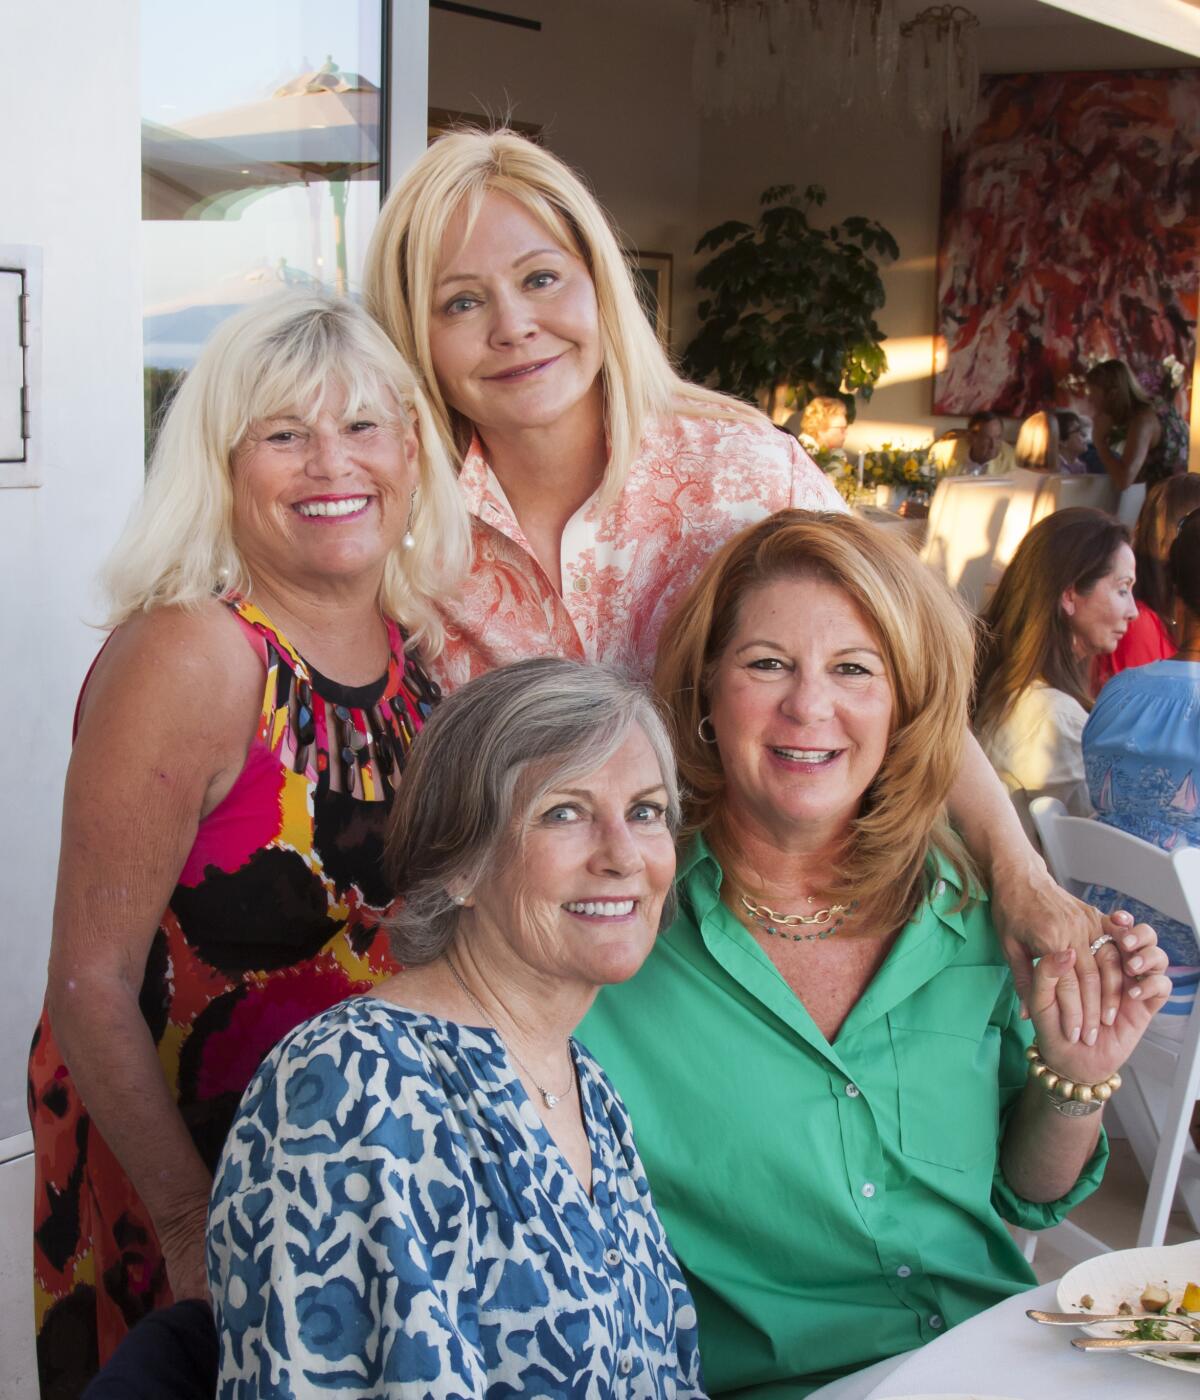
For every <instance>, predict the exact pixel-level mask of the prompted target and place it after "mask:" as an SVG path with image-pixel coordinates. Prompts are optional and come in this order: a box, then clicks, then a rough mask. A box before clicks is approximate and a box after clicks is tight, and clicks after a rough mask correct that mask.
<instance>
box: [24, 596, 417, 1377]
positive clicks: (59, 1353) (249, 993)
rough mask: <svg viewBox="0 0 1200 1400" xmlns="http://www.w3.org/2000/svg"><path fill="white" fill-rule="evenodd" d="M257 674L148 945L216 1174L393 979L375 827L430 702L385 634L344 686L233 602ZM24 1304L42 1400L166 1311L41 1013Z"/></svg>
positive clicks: (168, 1047)
mask: <svg viewBox="0 0 1200 1400" xmlns="http://www.w3.org/2000/svg"><path fill="white" fill-rule="evenodd" d="M230 606H231V607H232V609H233V611H234V614H235V616H236V617H237V618H238V619H239V621H240V624H241V626H242V628H243V629H244V631H245V633H246V635H247V640H248V641H249V642H250V644H251V645H253V646H254V647H255V649H256V650H257V651H258V652H259V654H260V655H261V657H262V659H263V662H264V664H265V666H266V684H265V687H264V692H263V702H262V711H261V717H260V721H259V726H258V730H257V733H256V735H255V737H254V739H253V741H252V743H251V745H250V749H249V752H248V754H247V756H246V762H245V766H244V767H243V769H242V771H241V773H240V774H239V776H238V779H237V781H236V782H235V783H234V786H233V788H232V789H231V791H230V792H229V794H228V796H227V797H226V798H225V799H224V801H222V802H221V803H220V805H219V806H218V807H217V808H216V809H215V810H214V811H213V812H211V813H210V814H209V815H208V816H207V817H205V818H204V819H203V821H202V822H201V823H200V827H199V830H198V832H197V835H196V841H195V844H194V846H193V847H192V850H191V852H190V854H189V856H188V859H187V863H186V864H185V866H184V868H183V870H182V872H181V873H180V876H179V882H178V884H177V885H176V887H175V891H174V893H173V895H172V896H171V901H170V905H169V907H168V908H167V910H166V912H165V913H164V914H163V917H162V920H161V922H160V924H159V927H158V931H157V932H156V934H155V935H154V939H153V942H152V944H151V947H150V954H149V957H148V959H147V963H146V976H145V981H144V983H143V985H142V991H141V998H140V1001H141V1010H142V1014H143V1016H144V1017H145V1020H146V1025H147V1027H148V1029H149V1032H150V1035H151V1036H152V1038H153V1040H154V1043H155V1045H156V1047H157V1049H158V1056H159V1060H160V1061H161V1064H162V1068H163V1073H164V1075H165V1076H166V1078H167V1082H168V1084H169V1085H170V1086H171V1090H172V1092H173V1094H174V1095H175V1098H176V1100H177V1102H178V1105H179V1111H180V1113H181V1114H182V1115H183V1119H184V1122H185V1123H186V1124H187V1126H188V1129H189V1131H190V1132H191V1135H192V1138H193V1140H194V1142H195V1144H196V1148H197V1150H198V1151H199V1153H200V1155H201V1157H202V1158H203V1159H204V1161H205V1162H206V1163H207V1164H208V1166H209V1168H210V1169H214V1168H215V1167H216V1163H217V1158H218V1157H219V1155H220V1152H221V1147H222V1145H223V1143H224V1141H225V1135H226V1133H227V1132H228V1130H229V1126H230V1124H231V1122H232V1121H233V1116H234V1113H235V1111H236V1109H237V1106H238V1101H239V1099H240V1098H241V1095H242V1091H243V1090H244V1089H245V1087H246V1085H247V1084H248V1083H249V1082H250V1080H251V1078H252V1077H253V1075H254V1072H255V1071H256V1070H257V1068H258V1066H259V1063H260V1062H261V1061H262V1059H263V1057H264V1056H265V1055H266V1054H267V1053H268V1052H269V1051H270V1050H271V1049H272V1047H273V1046H274V1045H275V1044H276V1042H277V1041H278V1040H279V1039H280V1038H281V1037H282V1036H284V1035H286V1034H287V1032H288V1031H290V1030H291V1029H292V1028H293V1027H294V1026H296V1025H298V1024H299V1023H300V1022H301V1021H303V1020H305V1019H306V1018H307V1017H309V1016H312V1015H313V1014H315V1013H316V1012H318V1011H322V1010H324V1009H325V1008H326V1007H329V1006H331V1005H333V1004H334V1003H335V1002H338V1001H340V1000H342V998H344V997H347V996H350V995H352V994H354V993H358V992H363V991H365V990H366V989H368V988H369V987H371V986H372V985H374V983H376V982H377V981H379V980H380V979H381V978H383V977H385V976H387V975H389V974H390V973H392V972H394V971H395V970H396V968H395V964H394V962H393V961H392V958H391V955H390V953H389V950H388V946H387V941H386V936H385V934H384V933H383V932H382V931H381V930H380V929H379V927H378V921H379V918H380V916H381V914H382V913H384V912H385V910H386V908H387V906H388V904H389V896H388V890H387V887H386V885H385V883H384V881H383V877H382V874H381V870H380V856H381V853H382V847H383V835H384V822H385V819H386V816H387V812H388V809H389V807H390V802H391V796H392V793H393V791H394V789H395V787H396V786H397V784H398V780H399V777H400V774H401V772H402V770H403V768H404V766H405V762H406V759H407V755H408V750H409V747H410V745H411V744H412V741H413V739H414V737H415V736H416V734H417V732H418V731H419V730H420V728H421V726H422V724H423V723H424V721H425V718H426V716H427V715H428V714H429V712H430V710H431V708H432V707H433V705H435V704H436V703H437V700H438V698H439V691H438V688H437V686H436V685H434V684H433V682H431V681H430V680H429V679H428V678H427V676H426V675H425V673H424V671H423V670H422V669H421V668H420V666H419V665H418V664H417V662H416V661H415V660H414V659H413V658H412V657H410V656H406V655H405V652H404V636H403V633H402V632H401V631H400V629H399V628H398V627H397V626H395V624H389V642H390V647H391V661H390V663H389V665H388V672H387V675H386V677H384V678H382V679H381V680H380V681H378V682H376V683H375V684H374V685H368V686H358V687H347V686H340V685H337V684H336V683H334V682H332V681H329V680H326V679H325V678H324V677H323V676H321V675H320V674H319V673H318V672H316V671H314V670H313V669H312V668H311V667H309V666H308V665H306V663H305V662H304V660H303V659H302V658H301V657H300V656H299V654H298V653H297V652H296V651H295V649H294V648H293V647H291V646H290V645H289V644H288V642H287V641H286V639H285V638H284V637H283V636H281V635H280V633H279V632H278V631H277V630H276V629H275V628H274V627H273V626H272V625H271V623H270V621H269V620H268V619H267V618H266V617H265V616H264V615H263V613H261V612H260V611H259V610H258V609H257V608H255V607H254V606H253V605H252V604H250V603H247V602H245V601H242V600H236V599H235V600H232V601H231V603H230ZM29 1113H30V1120H31V1123H32V1126H33V1132H34V1146H35V1156H36V1173H37V1176H36V1194H35V1209H34V1297H35V1312H36V1323H37V1330H38V1365H39V1370H40V1373H41V1383H42V1395H43V1397H45V1400H51V1397H53V1400H58V1398H59V1397H68V1396H71V1397H73V1396H77V1395H78V1394H79V1392H80V1390H81V1388H82V1385H83V1384H84V1383H85V1381H86V1378H87V1376H88V1375H89V1374H91V1373H92V1372H93V1371H94V1370H95V1369H96V1367H97V1365H98V1364H103V1362H104V1361H105V1360H106V1359H107V1358H108V1356H109V1355H110V1354H111V1353H112V1351H113V1349H114V1348H115V1346H116V1345H117V1343H118V1342H119V1341H120V1340H121V1337H122V1336H123V1335H124V1333H125V1332H126V1331H127V1330H128V1328H130V1327H131V1326H132V1325H133V1324H134V1323H136V1322H137V1321H138V1320H139V1319H140V1318H141V1317H143V1316H144V1315H145V1314H146V1313H147V1312H149V1311H151V1309H153V1308H155V1307H158V1306H160V1305H162V1304H164V1303H166V1302H168V1301H170V1289H169V1286H168V1284H167V1278H166V1270H165V1266H164V1263H163V1259H162V1255H161V1252H160V1250H159V1247H158V1242H157V1240H156V1238H155V1235H154V1230H153V1227H152V1225H151V1223H150V1218H149V1215H148V1213H147V1211H146V1209H145V1207H144V1206H143V1204H142V1202H141V1201H140V1200H139V1198H138V1196H137V1195H136V1193H135V1192H134V1190H133V1187H132V1185H131V1184H130V1182H129V1180H128V1178H127V1177H126V1176H125V1174H124V1172H123V1171H122V1170H121V1168H120V1166H119V1165H118V1163H117V1161H116V1158H115V1157H114V1156H113V1153H112V1152H111V1150H110V1149H109V1147H108V1146H107V1144H106V1143H105V1142H104V1140H103V1139H102V1138H101V1136H100V1134H99V1133H98V1132H97V1130H96V1128H95V1126H94V1125H93V1124H92V1123H91V1122H90V1120H89V1118H88V1115H87V1110H86V1108H85V1107H84V1105H83V1104H82V1103H81V1102H80V1099H79V1096H78V1094H77V1093H76V1091H75V1088H74V1086H73V1085H72V1082H71V1077H70V1074H69V1072H68V1070H67V1068H66V1066H65V1064H64V1063H63V1059H62V1056H61V1053H60V1051H59V1049H58V1046H57V1044H56V1043H55V1038H54V1032H53V1030H52V1028H51V1026H50V1023H49V1020H48V1018H47V1015H46V1013H45V1011H43V1013H42V1017H41V1020H40V1022H39V1023H38V1027H37V1030H36V1032H35V1034H34V1039H33V1049H32V1053H31V1058H30V1068H29Z"/></svg>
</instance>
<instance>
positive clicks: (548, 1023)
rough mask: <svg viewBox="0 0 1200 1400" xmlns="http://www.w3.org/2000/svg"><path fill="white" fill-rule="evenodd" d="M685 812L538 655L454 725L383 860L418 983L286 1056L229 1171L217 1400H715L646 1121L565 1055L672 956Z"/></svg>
mask: <svg viewBox="0 0 1200 1400" xmlns="http://www.w3.org/2000/svg"><path fill="white" fill-rule="evenodd" d="M678 814H679V802H678V792H677V788H676V782H675V770H674V760H673V757H672V754H671V746H670V741H669V739H668V738H667V733H666V729H665V727H664V725H663V722H662V720H661V719H660V718H659V716H658V714H657V712H656V710H655V708H654V705H653V702H652V701H651V700H650V697H649V696H648V695H647V694H646V692H645V691H644V690H643V689H641V688H640V687H638V686H635V685H633V684H632V683H631V682H629V681H626V680H623V679H621V678H619V677H618V676H617V675H616V674H615V673H613V672H611V671H608V670H606V669H602V668H599V667H589V666H584V665H580V664H579V663H577V662H570V661H559V660H553V659H549V658H547V659H542V660H534V661H524V662H520V663H518V664H516V665H514V666H510V667H507V668H504V669H501V670H498V671H493V672H492V673H491V674H490V675H488V676H485V677H483V678H482V679H480V680H477V681H474V682H473V683H472V684H470V685H468V686H466V687H465V688H464V689H463V690H461V691H459V692H458V693H457V694H456V695H453V696H452V697H451V698H450V699H449V700H447V701H446V702H445V704H444V705H443V706H442V707H441V708H440V709H439V710H438V712H437V714H436V715H435V716H434V718H433V720H432V721H431V723H430V725H429V726H428V728H427V730H426V731H425V733H424V734H423V735H422V739H421V742H420V744H419V745H417V747H416V748H415V750H414V753H413V759H412V762H411V763H410V765H409V768H408V771H407V773H406V774H405V781H404V787H403V788H402V789H401V793H400V800H399V801H398V803H397V807H396V813H395V819H394V822H393V825H392V828H391V831H390V835H389V838H388V847H387V867H388V870H389V872H390V874H391V876H392V878H393V880H394V883H395V887H396V888H397V890H398V891H399V893H400V894H402V895H403V896H404V904H403V905H402V907H401V909H400V912H399V913H398V914H397V915H396V916H395V920H394V924H393V933H392V938H393V951H394V953H395V955H396V957H397V958H398V959H399V961H400V962H402V963H403V964H404V965H405V967H406V971H405V972H404V974H403V976H402V977H400V978H395V979H393V980H391V981H388V982H384V983H381V984H380V985H379V986H378V987H376V988H375V991H374V995H371V996H364V997H359V998H356V999H354V1000H351V1001H347V1002H345V1003H343V1004H342V1005H341V1006H339V1007H335V1008H334V1009H333V1010H331V1011H328V1012H326V1013H325V1014H324V1015H321V1016H318V1017H316V1018H315V1019H313V1020H311V1021H309V1022H308V1023H307V1024H305V1025H303V1026H301V1027H300V1028H299V1029H298V1030H296V1031H295V1032H294V1033H293V1034H292V1035H290V1036H288V1037H287V1039H286V1040H284V1041H283V1042H282V1044H281V1045H280V1046H279V1047H278V1048H277V1049H276V1050H275V1052H274V1053H273V1054H272V1055H270V1056H269V1057H268V1059H267V1060H266V1061H265V1063H264V1064H263V1067H262V1069H261V1070H260V1071H259V1073H258V1075H257V1076H256V1077H255V1079H254V1081H253V1083H252V1084H251V1086H250V1089H249V1090H248V1091H247V1093H246V1096H245V1098H244V1099H243V1101H242V1107H241V1110H240V1112H239V1115H238V1118H237V1121H236V1122H235V1124H234V1127H233V1130H232V1133H231V1135H230V1138H229V1142H228V1145H227V1147H226V1151H225V1155H224V1157H223V1158H222V1161H221V1165H220V1168H219V1170H218V1173H217V1179H216V1183H215V1188H214V1193H213V1204H212V1213H211V1216H210V1219H209V1267H210V1278H211V1283H212V1292H213V1298H214V1301H215V1303H216V1313H217V1324H218V1331H219V1333H220V1337H221V1381H220V1387H219V1392H218V1393H219V1394H220V1396H221V1397H223V1400H225V1398H232V1397H237V1398H238V1400H250V1397H258V1396H265V1395H282V1394H286V1395H312V1394H316V1393H318V1392H319V1393H320V1394H322V1395H326V1394H341V1395H347V1396H354V1397H358V1396H362V1395H366V1394H368V1393H369V1394H371V1395H385V1394H386V1395H401V1394H404V1395H434V1396H451V1395H461V1396H479V1397H482V1396H484V1395H492V1396H496V1395H555V1396H558V1395H562V1396H566V1395H579V1396H584V1395H593V1396H610V1395H616V1394H621V1395H630V1396H641V1397H647V1398H649V1397H662V1400H667V1398H668V1397H685V1396H699V1395H701V1394H702V1391H701V1387H700V1373H699V1360H698V1354H697V1349H696V1345H697V1344H696V1312H695V1308H694V1307H693V1305H692V1301H691V1299H690V1297H689V1296H688V1292H687V1288H686V1285H685V1284H684V1281H683V1277H682V1275H681V1274H680V1272H679V1267H678V1265H677V1264H676V1262H675V1259H674V1257H673V1255H672V1253H671V1250H670V1248H669V1246H668V1245H667V1241H666V1238H665V1236H664V1234H663V1230H662V1226H661V1225H660V1224H659V1221H658V1217H657V1216H656V1215H655V1212H654V1207H653V1205H652V1203H651V1200H650V1196H649V1193H648V1191H647V1190H646V1181H645V1173H644V1171H643V1168H642V1164H641V1162H640V1161H639V1159H638V1155H637V1150H636V1148H635V1147H634V1144H633V1138H632V1136H631V1134H630V1127H629V1119H628V1117H627V1116H626V1113H625V1110H624V1108H623V1106H622V1104H621V1101H620V1099H618V1098H617V1096H616V1095H615V1094H614V1093H613V1090H612V1086H611V1085H610V1084H609V1082H608V1080H607V1079H606V1078H605V1077H604V1075H603V1074H602V1073H601V1071H600V1069H599V1066H598V1065H597V1064H596V1062H595V1061H594V1060H593V1059H592V1058H591V1056H590V1055H588V1053H587V1052H586V1051H585V1050H584V1049H583V1048H582V1047H581V1046H580V1045H579V1044H578V1043H577V1042H575V1041H574V1040H572V1038H571V1032H572V1030H573V1029H574V1027H575V1025H576V1023H577V1022H578V1021H579V1019H580V1018H581V1017H582V1015H583V1013H584V1012H585V1011H586V1010H587V1008H588V1007H589V1006H590V1004H591V1002H592V998H593V997H594V996H595V994H596V989H597V987H599V986H601V985H603V984H604V983H607V982H620V981H624V980H625V979H626V978H627V977H630V976H632V975H633V973H635V972H636V971H637V969H638V968H639V967H640V966H641V963H642V960H643V959H644V958H645V956H646V954H647V953H648V952H649V951H650V948H651V946H652V944H653V943H654V939H655V936H656V934H657V933H658V930H659V925H660V921H661V920H662V918H663V916H664V911H666V910H668V909H669V905H668V896H669V895H670V892H671V880H672V876H673V875H674V873H675V847H674V840H673V832H674V830H675V827H676V823H677V818H678Z"/></svg>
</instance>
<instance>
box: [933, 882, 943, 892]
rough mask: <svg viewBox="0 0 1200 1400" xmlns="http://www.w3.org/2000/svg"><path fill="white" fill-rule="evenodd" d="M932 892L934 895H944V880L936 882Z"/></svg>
mask: <svg viewBox="0 0 1200 1400" xmlns="http://www.w3.org/2000/svg"><path fill="white" fill-rule="evenodd" d="M933 892H934V894H945V893H946V882H945V880H939V881H938V882H937V884H936V885H934V887H933Z"/></svg>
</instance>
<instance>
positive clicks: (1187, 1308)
mask: <svg viewBox="0 0 1200 1400" xmlns="http://www.w3.org/2000/svg"><path fill="white" fill-rule="evenodd" d="M1180 1307H1181V1308H1182V1309H1183V1310H1184V1312H1200V1283H1189V1284H1188V1286H1187V1287H1186V1288H1185V1289H1184V1290H1183V1302H1182V1303H1181V1304H1180Z"/></svg>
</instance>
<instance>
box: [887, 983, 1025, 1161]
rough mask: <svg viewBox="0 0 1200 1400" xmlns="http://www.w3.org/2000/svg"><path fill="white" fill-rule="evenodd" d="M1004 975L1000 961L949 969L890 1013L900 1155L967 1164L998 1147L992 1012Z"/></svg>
mask: <svg viewBox="0 0 1200 1400" xmlns="http://www.w3.org/2000/svg"><path fill="white" fill-rule="evenodd" d="M1007 978H1008V971H1007V969H1006V968H1003V967H950V968H946V969H945V970H944V971H943V972H941V973H939V974H938V976H937V978H936V979H935V980H934V982H933V983H932V984H931V985H930V986H929V987H926V988H922V990H921V991H918V992H916V993H915V994H914V995H913V996H911V997H909V998H908V1000H907V1001H905V1003H904V1004H903V1005H902V1006H899V1007H897V1008H896V1010H895V1011H893V1012H891V1013H890V1014H889V1016H888V1023H889V1026H890V1029H891V1034H892V1048H893V1051H894V1053H895V1056H896V1073H897V1083H898V1110H899V1116H900V1148H901V1151H903V1153H904V1154H905V1156H907V1157H915V1158H918V1159H920V1160H921V1161H923V1162H932V1163H934V1164H935V1165H936V1166H939V1167H949V1168H951V1169H952V1170H954V1171H966V1170H967V1169H968V1168H969V1167H973V1166H975V1165H976V1164H977V1163H978V1162H979V1161H980V1160H981V1159H982V1158H983V1157H985V1156H988V1155H994V1154H995V1152H996V1144H997V1140H998V1130H999V1121H1000V1085H999V1079H998V1076H999V1068H1000V1028H999V1026H995V1025H992V1024H991V1018H992V1013H993V1011H994V1009H995V1006H996V1002H997V999H998V997H999V995H1000V993H1001V991H1002V990H1003V989H1004V986H1005V982H1006V980H1007ZM1006 1011H1007V1008H1006Z"/></svg>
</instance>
